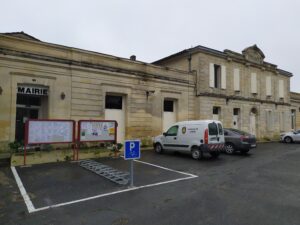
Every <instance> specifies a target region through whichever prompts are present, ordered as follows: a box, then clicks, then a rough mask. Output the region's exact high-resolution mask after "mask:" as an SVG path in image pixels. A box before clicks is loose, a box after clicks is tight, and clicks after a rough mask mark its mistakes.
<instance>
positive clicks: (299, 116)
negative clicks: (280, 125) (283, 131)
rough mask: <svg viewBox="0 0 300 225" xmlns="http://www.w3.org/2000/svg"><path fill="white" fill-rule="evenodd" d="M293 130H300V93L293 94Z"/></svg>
mask: <svg viewBox="0 0 300 225" xmlns="http://www.w3.org/2000/svg"><path fill="white" fill-rule="evenodd" d="M291 128H292V129H293V130H300V93H296V92H291Z"/></svg>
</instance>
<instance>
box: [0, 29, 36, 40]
mask: <svg viewBox="0 0 300 225" xmlns="http://www.w3.org/2000/svg"><path fill="white" fill-rule="evenodd" d="M0 34H4V35H7V36H13V37H18V38H23V39H27V40H32V41H40V40H39V39H37V38H35V37H33V36H31V35H29V34H26V33H24V32H23V31H21V32H10V33H0Z"/></svg>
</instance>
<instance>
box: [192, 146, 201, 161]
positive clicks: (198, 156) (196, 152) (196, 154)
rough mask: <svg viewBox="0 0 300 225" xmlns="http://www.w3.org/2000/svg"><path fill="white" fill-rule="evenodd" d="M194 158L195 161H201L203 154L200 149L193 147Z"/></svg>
mask: <svg viewBox="0 0 300 225" xmlns="http://www.w3.org/2000/svg"><path fill="white" fill-rule="evenodd" d="M192 157H193V159H201V158H202V152H201V150H200V149H199V148H198V147H192Z"/></svg>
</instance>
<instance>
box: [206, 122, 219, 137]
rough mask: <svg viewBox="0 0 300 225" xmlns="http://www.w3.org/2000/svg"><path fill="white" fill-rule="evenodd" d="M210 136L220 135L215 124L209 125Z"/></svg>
mask: <svg viewBox="0 0 300 225" xmlns="http://www.w3.org/2000/svg"><path fill="white" fill-rule="evenodd" d="M208 132H209V135H218V127H217V124H216V123H215V122H213V123H209V124H208Z"/></svg>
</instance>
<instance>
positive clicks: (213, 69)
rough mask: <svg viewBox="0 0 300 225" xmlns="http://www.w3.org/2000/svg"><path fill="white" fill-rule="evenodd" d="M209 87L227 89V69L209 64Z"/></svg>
mask: <svg viewBox="0 0 300 225" xmlns="http://www.w3.org/2000/svg"><path fill="white" fill-rule="evenodd" d="M209 86H210V87H212V88H222V89H226V67H225V66H220V65H217V64H213V63H210V64H209Z"/></svg>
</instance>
